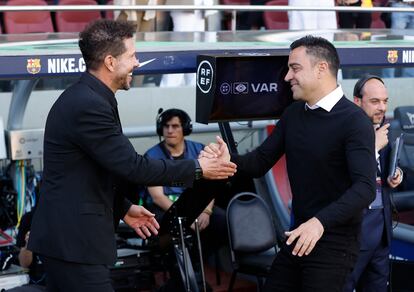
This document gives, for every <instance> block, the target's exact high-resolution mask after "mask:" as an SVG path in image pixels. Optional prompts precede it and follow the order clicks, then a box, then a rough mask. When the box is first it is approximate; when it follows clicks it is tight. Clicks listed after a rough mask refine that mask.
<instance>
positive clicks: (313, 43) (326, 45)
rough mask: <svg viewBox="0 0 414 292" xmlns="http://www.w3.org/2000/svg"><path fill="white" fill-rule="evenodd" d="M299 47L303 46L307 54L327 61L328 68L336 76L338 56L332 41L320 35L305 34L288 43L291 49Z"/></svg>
mask: <svg viewBox="0 0 414 292" xmlns="http://www.w3.org/2000/svg"><path fill="white" fill-rule="evenodd" d="M299 47H305V48H306V53H307V54H308V55H312V56H314V57H315V58H317V59H319V60H324V61H326V62H328V64H329V70H330V71H331V73H332V75H333V76H335V78H336V77H337V75H338V70H339V56H338V52H337V51H336V48H335V47H334V45H333V44H332V43H330V42H329V41H328V40H326V39H324V38H322V37H316V36H312V35H307V36H304V37H302V38H300V39H298V40H296V41H294V42H293V43H292V44H291V45H290V49H291V50H294V49H296V48H299Z"/></svg>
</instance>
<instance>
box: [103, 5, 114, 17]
mask: <svg viewBox="0 0 414 292" xmlns="http://www.w3.org/2000/svg"><path fill="white" fill-rule="evenodd" d="M106 5H108V6H111V5H114V1H113V0H109V1H108V2H106ZM105 18H107V19H114V10H106V11H105Z"/></svg>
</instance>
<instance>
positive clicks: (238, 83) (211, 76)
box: [196, 52, 293, 124]
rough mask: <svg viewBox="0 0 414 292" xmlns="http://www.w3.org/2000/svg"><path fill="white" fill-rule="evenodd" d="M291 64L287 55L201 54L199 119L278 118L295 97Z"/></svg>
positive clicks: (198, 70)
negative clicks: (288, 78) (287, 78)
mask: <svg viewBox="0 0 414 292" xmlns="http://www.w3.org/2000/svg"><path fill="white" fill-rule="evenodd" d="M287 63H288V55H287V54H283V55H272V54H267V53H242V52H240V53H235V54H220V55H199V56H198V57H197V90H196V94H197V97H196V121H197V122H199V123H204V124H207V123H209V122H225V121H248V120H270V119H278V118H279V117H280V116H281V114H282V113H283V110H284V109H285V108H286V107H287V106H288V105H289V104H290V103H291V102H292V100H293V99H292V92H291V90H290V84H289V83H288V82H285V81H284V78H285V76H286V73H287V71H288V66H287Z"/></svg>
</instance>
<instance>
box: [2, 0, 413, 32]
mask: <svg viewBox="0 0 414 292" xmlns="http://www.w3.org/2000/svg"><path fill="white" fill-rule="evenodd" d="M96 10H99V11H115V10H118V11H119V10H124V11H130V10H154V11H194V10H202V11H211V10H213V11H223V12H226V11H228V12H231V15H232V25H231V27H232V30H235V29H236V21H237V12H252V11H286V12H287V11H338V12H363V13H372V12H414V6H413V7H412V8H403V7H360V6H320V7H319V6H286V5H125V6H124V5H46V6H44V5H42V6H41V5H28V6H12V5H10V6H8V5H2V6H0V12H6V11H96Z"/></svg>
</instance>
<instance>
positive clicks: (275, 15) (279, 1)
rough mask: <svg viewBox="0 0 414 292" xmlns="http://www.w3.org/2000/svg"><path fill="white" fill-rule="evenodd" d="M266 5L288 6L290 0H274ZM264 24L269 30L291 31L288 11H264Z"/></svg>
mask: <svg viewBox="0 0 414 292" xmlns="http://www.w3.org/2000/svg"><path fill="white" fill-rule="evenodd" d="M266 5H273V6H278V5H286V6H287V5H288V0H272V1H269V2H267V3H266ZM263 17H264V23H265V25H266V28H267V29H289V18H288V14H287V12H286V11H264V12H263Z"/></svg>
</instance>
